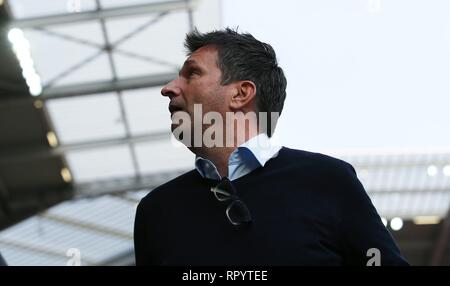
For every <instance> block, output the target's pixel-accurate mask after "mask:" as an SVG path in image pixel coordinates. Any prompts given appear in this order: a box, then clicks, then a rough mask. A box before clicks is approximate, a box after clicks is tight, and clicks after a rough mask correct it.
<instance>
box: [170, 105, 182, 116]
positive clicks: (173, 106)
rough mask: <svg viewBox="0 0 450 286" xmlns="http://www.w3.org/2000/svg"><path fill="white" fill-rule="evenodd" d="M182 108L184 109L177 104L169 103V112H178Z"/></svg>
mask: <svg viewBox="0 0 450 286" xmlns="http://www.w3.org/2000/svg"><path fill="white" fill-rule="evenodd" d="M182 110H183V108H181V107H179V106H176V105H174V104H169V112H170V113H171V114H173V113H174V112H177V111H182Z"/></svg>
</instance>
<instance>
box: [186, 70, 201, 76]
mask: <svg viewBox="0 0 450 286" xmlns="http://www.w3.org/2000/svg"><path fill="white" fill-rule="evenodd" d="M198 74H199V73H198V71H196V70H189V71H188V76H189V77H191V76H193V75H198Z"/></svg>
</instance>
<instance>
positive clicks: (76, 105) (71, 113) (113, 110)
mask: <svg viewBox="0 0 450 286" xmlns="http://www.w3.org/2000/svg"><path fill="white" fill-rule="evenodd" d="M47 107H48V110H49V113H50V115H51V117H52V120H53V123H54V126H55V129H56V131H57V134H58V138H59V141H60V142H61V144H70V143H77V142H83V141H92V140H100V139H106V138H118V137H124V136H125V126H124V123H123V120H122V116H121V112H120V106H119V101H118V97H117V94H116V93H107V94H100V95H95V96H83V97H74V98H64V99H54V100H49V101H47Z"/></svg>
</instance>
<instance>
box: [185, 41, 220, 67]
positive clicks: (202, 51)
mask: <svg viewBox="0 0 450 286" xmlns="http://www.w3.org/2000/svg"><path fill="white" fill-rule="evenodd" d="M217 63H218V52H217V49H216V48H215V47H213V46H204V47H201V48H199V49H197V50H195V51H194V52H193V53H192V54H191V55H190V56H189V57H188V58H187V59H186V61H185V62H184V64H185V65H187V64H198V65H200V66H204V67H218V65H217Z"/></svg>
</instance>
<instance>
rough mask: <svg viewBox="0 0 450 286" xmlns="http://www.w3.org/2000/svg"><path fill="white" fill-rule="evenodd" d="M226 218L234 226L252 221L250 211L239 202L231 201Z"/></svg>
mask: <svg viewBox="0 0 450 286" xmlns="http://www.w3.org/2000/svg"><path fill="white" fill-rule="evenodd" d="M227 216H228V219H229V220H230V222H231V223H232V224H234V225H241V224H246V223H249V222H251V221H252V218H251V216H250V211H249V210H248V208H247V206H246V205H245V204H244V203H243V202H242V201H240V200H236V201H233V202H232V203H231V204H230V206H229V207H228V209H227Z"/></svg>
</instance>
